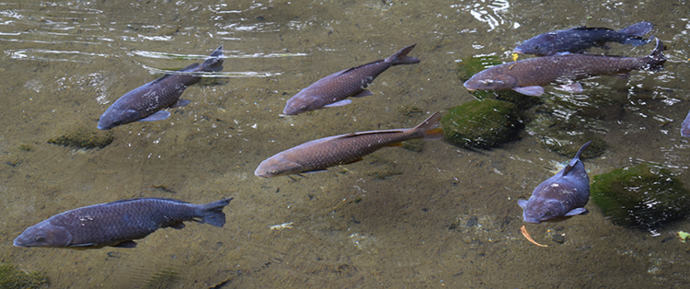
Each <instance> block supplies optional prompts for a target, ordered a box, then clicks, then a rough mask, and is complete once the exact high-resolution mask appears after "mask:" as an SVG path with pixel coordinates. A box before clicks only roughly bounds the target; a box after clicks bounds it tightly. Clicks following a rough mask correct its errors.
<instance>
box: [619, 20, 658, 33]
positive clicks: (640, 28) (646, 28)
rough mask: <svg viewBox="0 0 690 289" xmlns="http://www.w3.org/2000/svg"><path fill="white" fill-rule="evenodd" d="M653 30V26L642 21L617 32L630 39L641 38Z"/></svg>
mask: <svg viewBox="0 0 690 289" xmlns="http://www.w3.org/2000/svg"><path fill="white" fill-rule="evenodd" d="M653 28H654V24H652V23H649V22H646V21H643V22H639V23H635V24H633V25H630V26H628V27H625V28H623V29H621V30H618V33H620V34H624V35H626V36H630V37H642V36H644V35H645V34H647V33H649V32H650V31H652V29H653Z"/></svg>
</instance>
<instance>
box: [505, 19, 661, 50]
mask: <svg viewBox="0 0 690 289" xmlns="http://www.w3.org/2000/svg"><path fill="white" fill-rule="evenodd" d="M652 28H654V25H652V23H649V22H640V23H635V24H633V25H630V26H628V27H625V28H623V29H621V30H618V31H616V30H613V29H609V28H594V27H584V26H583V27H575V28H570V29H566V30H558V31H553V32H547V33H544V34H539V35H537V36H534V37H533V38H531V39H529V40H527V41H525V42H523V43H522V44H520V45H518V46H517V47H515V49H514V50H513V51H515V52H517V53H522V54H535V55H538V56H548V55H554V54H557V53H564V52H570V53H581V52H583V51H585V50H587V49H588V48H590V47H593V46H596V47H603V46H605V44H606V42H618V43H620V44H631V45H633V46H640V45H645V44H647V43H649V41H650V40H647V39H643V38H642V36H644V35H645V34H647V33H649V32H650V31H652Z"/></svg>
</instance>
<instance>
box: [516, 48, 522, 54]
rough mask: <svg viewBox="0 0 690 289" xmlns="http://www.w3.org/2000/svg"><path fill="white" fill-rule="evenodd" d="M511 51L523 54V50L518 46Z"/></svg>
mask: <svg viewBox="0 0 690 289" xmlns="http://www.w3.org/2000/svg"><path fill="white" fill-rule="evenodd" d="M513 52H515V53H517V54H525V52H524V51H522V50H520V49H519V48H515V49H513Z"/></svg>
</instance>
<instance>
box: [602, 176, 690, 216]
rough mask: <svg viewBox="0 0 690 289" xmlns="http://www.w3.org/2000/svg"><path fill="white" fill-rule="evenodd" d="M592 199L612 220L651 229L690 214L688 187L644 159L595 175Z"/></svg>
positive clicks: (689, 192)
mask: <svg viewBox="0 0 690 289" xmlns="http://www.w3.org/2000/svg"><path fill="white" fill-rule="evenodd" d="M591 195H592V201H593V202H594V203H595V204H596V205H597V206H599V208H601V210H602V212H603V213H604V214H605V215H606V216H607V217H609V218H610V219H611V220H612V221H613V223H614V224H617V225H620V226H625V227H628V228H641V229H647V230H654V229H657V228H659V227H662V226H663V225H665V224H668V223H670V222H673V221H677V220H682V219H684V218H686V217H687V216H688V214H690V191H688V190H687V189H686V188H685V186H684V185H683V183H682V182H680V181H679V180H678V179H676V177H675V175H674V174H673V173H671V172H670V171H669V170H667V169H664V168H661V167H659V166H656V165H653V164H648V163H643V164H640V165H637V166H634V167H626V168H622V169H617V170H614V171H612V172H610V173H607V174H602V175H596V176H594V182H593V183H592V186H591Z"/></svg>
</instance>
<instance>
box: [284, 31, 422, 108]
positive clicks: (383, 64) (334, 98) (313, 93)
mask: <svg viewBox="0 0 690 289" xmlns="http://www.w3.org/2000/svg"><path fill="white" fill-rule="evenodd" d="M415 45H417V44H412V45H410V46H407V47H405V48H403V49H401V50H400V51H398V52H396V53H395V54H393V55H391V56H389V57H388V58H386V59H383V60H377V61H374V62H370V63H367V64H363V65H360V66H357V67H352V68H348V69H345V70H343V71H340V72H336V73H333V74H331V75H329V76H326V77H324V78H322V79H320V80H319V81H317V82H314V83H313V84H312V85H310V86H308V87H307V88H305V89H302V90H301V91H300V92H298V93H297V94H295V96H293V97H292V98H290V99H288V101H287V105H286V106H285V109H283V113H284V114H288V115H296V114H300V113H304V112H308V111H312V110H315V109H320V108H323V107H333V106H343V105H346V104H349V103H351V102H352V101H351V100H349V99H346V98H348V97H363V96H368V95H372V93H371V91H368V90H366V88H367V86H369V84H371V82H372V81H374V79H375V78H376V77H377V76H379V74H381V73H383V72H384V71H386V69H388V68H389V67H391V66H396V65H401V64H415V63H419V61H420V60H419V58H416V57H412V56H407V54H408V53H410V51H412V49H413V48H414V47H415Z"/></svg>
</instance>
